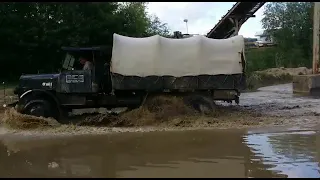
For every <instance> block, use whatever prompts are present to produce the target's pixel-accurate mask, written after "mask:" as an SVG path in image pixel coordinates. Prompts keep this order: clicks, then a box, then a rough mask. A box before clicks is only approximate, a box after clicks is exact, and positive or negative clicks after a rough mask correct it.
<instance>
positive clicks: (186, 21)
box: [183, 19, 189, 34]
mask: <svg viewBox="0 0 320 180" xmlns="http://www.w3.org/2000/svg"><path fill="white" fill-rule="evenodd" d="M183 22H185V23H186V27H187V34H189V32H188V19H184V20H183Z"/></svg>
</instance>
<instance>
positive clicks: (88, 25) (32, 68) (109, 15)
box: [0, 2, 168, 80]
mask: <svg viewBox="0 0 320 180" xmlns="http://www.w3.org/2000/svg"><path fill="white" fill-rule="evenodd" d="M0 25H1V28H0V38H1V44H0V47H1V48H0V54H1V56H0V64H1V67H2V68H3V69H2V70H1V71H0V79H2V80H3V79H10V78H11V79H17V77H18V76H19V75H21V74H22V73H37V72H40V73H44V72H47V73H49V72H56V71H57V69H58V68H60V67H61V55H62V53H61V52H60V47H61V46H100V45H102V46H107V47H110V48H109V49H110V51H111V47H112V40H113V33H118V34H121V35H126V36H133V37H144V36H150V35H153V34H154V33H158V34H161V33H162V32H164V33H167V32H168V30H167V27H166V25H165V24H163V23H161V22H160V21H159V19H157V18H151V17H149V16H148V14H147V13H146V3H143V2H129V3H118V2H85V3H54V2H50V3H37V2H25V3H18V2H8V3H1V4H0ZM110 53H111V52H110Z"/></svg>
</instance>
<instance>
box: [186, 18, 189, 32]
mask: <svg viewBox="0 0 320 180" xmlns="http://www.w3.org/2000/svg"><path fill="white" fill-rule="evenodd" d="M186 26H187V34H189V31H188V21H187V22H186Z"/></svg>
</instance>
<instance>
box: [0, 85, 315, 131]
mask: <svg viewBox="0 0 320 180" xmlns="http://www.w3.org/2000/svg"><path fill="white" fill-rule="evenodd" d="M319 105H320V100H319V99H314V98H310V97H302V96H296V95H293V94H292V85H291V84H283V85H276V86H269V87H264V88H260V89H259V90H258V91H256V92H248V93H243V94H242V95H241V96H240V105H239V106H238V105H235V104H231V105H230V104H228V103H217V106H216V108H215V110H214V111H213V112H212V113H210V114H208V115H203V114H199V113H198V112H196V111H194V110H193V109H192V108H189V107H188V106H186V105H185V104H184V103H183V102H182V100H181V99H179V98H172V97H170V98H168V97H158V98H155V99H150V100H149V101H148V102H147V103H146V104H145V105H144V106H142V107H141V108H139V109H136V110H133V111H130V112H127V113H123V114H120V115H118V116H115V115H110V114H106V113H99V114H93V115H87V114H84V115H77V116H74V117H73V118H77V120H76V121H74V123H73V124H70V125H60V124H57V123H54V120H52V119H50V120H48V119H43V120H44V121H45V122H41V118H36V120H35V119H33V120H30V119H32V118H33V117H30V116H26V115H21V114H18V113H16V112H15V111H14V110H12V109H11V110H8V109H7V110H6V113H5V115H4V117H3V118H1V117H0V118H1V119H2V121H1V122H2V126H6V127H9V129H14V131H15V132H16V131H17V129H23V130H24V131H31V130H30V129H33V130H32V131H37V132H41V133H45V132H47V133H50V132H51V133H59V134H87V133H90V134H91V133H97V134H100V133H107V132H123V131H125V132H127V131H155V130H161V131H162V130H185V129H207V128H247V127H265V126H281V125H283V126H302V127H310V126H315V125H317V121H318V115H319V113H320V110H319V109H318V107H319ZM40 122H41V123H40ZM48 122H49V123H48Z"/></svg>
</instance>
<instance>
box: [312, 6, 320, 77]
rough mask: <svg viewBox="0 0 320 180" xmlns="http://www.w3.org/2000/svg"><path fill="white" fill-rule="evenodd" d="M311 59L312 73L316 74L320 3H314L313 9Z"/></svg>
mask: <svg viewBox="0 0 320 180" xmlns="http://www.w3.org/2000/svg"><path fill="white" fill-rule="evenodd" d="M313 14H314V15H313V58H312V73H313V74H317V73H318V63H319V40H320V39H319V32H320V31H319V30H320V2H314V7H313Z"/></svg>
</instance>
